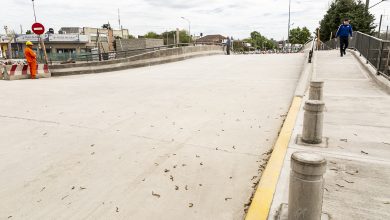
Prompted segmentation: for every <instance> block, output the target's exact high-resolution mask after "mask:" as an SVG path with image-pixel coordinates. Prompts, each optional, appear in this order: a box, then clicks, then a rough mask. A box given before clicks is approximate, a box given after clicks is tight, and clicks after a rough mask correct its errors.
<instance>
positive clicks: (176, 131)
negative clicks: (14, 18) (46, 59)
mask: <svg viewBox="0 0 390 220" xmlns="http://www.w3.org/2000/svg"><path fill="white" fill-rule="evenodd" d="M303 58H304V56H303V54H289V55H261V56H260V55H253V56H212V57H203V58H196V59H191V60H187V61H182V62H177V63H171V64H165V65H159V66H152V67H144V68H139V69H131V70H125V71H118V72H110V73H102V74H91V75H79V76H68V77H61V78H56V77H54V78H50V79H40V80H37V81H32V80H24V81H12V82H6V81H0V99H1V100H2V102H1V104H0V124H1V126H0V140H1V141H0V186H1V189H0V198H1V200H0V219H169V220H172V219H218V220H219V219H242V218H243V216H244V208H245V204H246V203H248V201H249V198H250V196H251V194H252V192H253V184H254V183H255V182H256V181H257V180H258V178H259V177H258V176H259V169H260V170H261V169H262V166H264V164H265V163H266V158H267V157H268V156H267V152H269V150H270V149H271V147H272V145H273V143H274V141H275V139H276V137H277V135H278V131H279V129H280V127H281V124H282V122H283V120H284V117H285V114H286V112H287V111H288V108H289V106H290V103H291V100H292V97H293V93H294V89H295V87H296V83H297V80H298V78H299V74H300V71H301V68H302V63H303Z"/></svg>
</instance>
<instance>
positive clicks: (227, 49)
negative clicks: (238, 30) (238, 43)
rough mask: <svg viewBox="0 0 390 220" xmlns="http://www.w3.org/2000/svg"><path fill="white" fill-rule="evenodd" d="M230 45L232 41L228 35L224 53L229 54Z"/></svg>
mask: <svg viewBox="0 0 390 220" xmlns="http://www.w3.org/2000/svg"><path fill="white" fill-rule="evenodd" d="M231 46H232V41H231V40H230V37H229V36H228V37H227V40H226V53H227V55H230V49H231Z"/></svg>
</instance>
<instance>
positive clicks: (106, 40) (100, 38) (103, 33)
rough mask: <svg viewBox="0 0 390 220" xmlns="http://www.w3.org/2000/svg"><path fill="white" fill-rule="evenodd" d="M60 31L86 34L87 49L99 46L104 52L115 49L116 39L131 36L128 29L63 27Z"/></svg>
mask: <svg viewBox="0 0 390 220" xmlns="http://www.w3.org/2000/svg"><path fill="white" fill-rule="evenodd" d="M59 33H63V34H82V35H86V36H88V38H89V42H88V44H87V50H88V51H90V50H91V49H93V48H97V47H98V46H99V47H100V50H101V52H103V53H105V52H110V51H114V50H115V39H118V38H121V39H128V38H129V36H130V34H129V30H128V29H121V30H113V29H108V28H91V27H82V28H80V27H62V28H61V29H60V30H59Z"/></svg>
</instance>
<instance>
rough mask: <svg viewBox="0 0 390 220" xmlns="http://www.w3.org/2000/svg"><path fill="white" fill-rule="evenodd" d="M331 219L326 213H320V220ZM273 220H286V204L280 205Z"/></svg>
mask: <svg viewBox="0 0 390 220" xmlns="http://www.w3.org/2000/svg"><path fill="white" fill-rule="evenodd" d="M331 219H332V218H331V217H330V216H329V214H327V213H322V216H321V220H331ZM275 220H288V204H287V203H282V204H281V205H280V207H279V210H278V211H276V215H275Z"/></svg>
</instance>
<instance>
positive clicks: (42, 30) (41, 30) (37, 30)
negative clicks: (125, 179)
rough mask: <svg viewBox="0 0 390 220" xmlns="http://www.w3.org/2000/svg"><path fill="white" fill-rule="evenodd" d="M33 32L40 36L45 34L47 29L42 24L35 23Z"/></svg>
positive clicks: (32, 27) (32, 28)
mask: <svg viewBox="0 0 390 220" xmlns="http://www.w3.org/2000/svg"><path fill="white" fill-rule="evenodd" d="M31 30H32V31H33V32H34V33H35V34H38V35H41V34H43V33H45V27H44V26H43V25H42V24H41V23H34V24H33V25H32V26H31Z"/></svg>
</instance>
